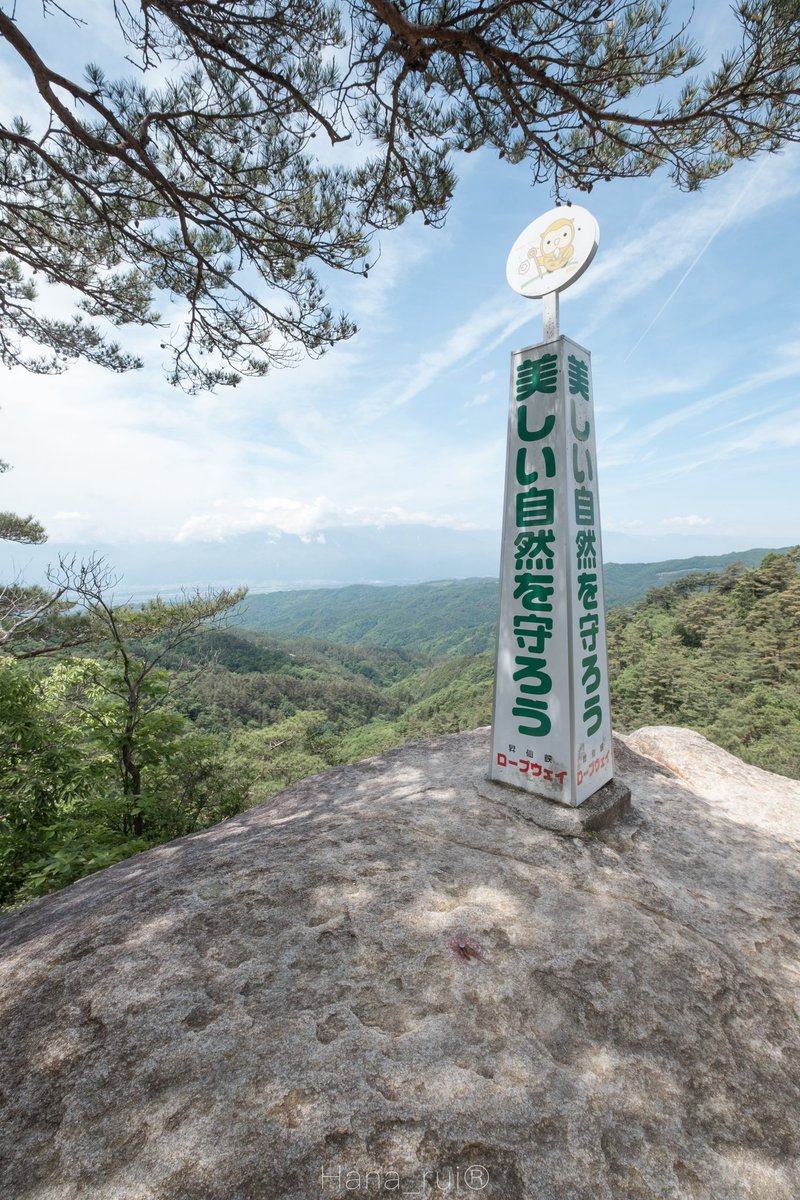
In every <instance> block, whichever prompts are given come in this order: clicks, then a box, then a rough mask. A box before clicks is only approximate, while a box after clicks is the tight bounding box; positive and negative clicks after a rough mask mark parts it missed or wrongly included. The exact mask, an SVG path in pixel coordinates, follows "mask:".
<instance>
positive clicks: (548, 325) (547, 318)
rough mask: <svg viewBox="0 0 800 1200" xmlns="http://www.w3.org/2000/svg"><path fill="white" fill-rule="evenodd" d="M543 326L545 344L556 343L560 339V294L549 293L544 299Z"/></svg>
mask: <svg viewBox="0 0 800 1200" xmlns="http://www.w3.org/2000/svg"><path fill="white" fill-rule="evenodd" d="M542 325H543V327H544V329H543V332H544V338H543V340H544V341H545V342H554V341H555V340H556V338H557V337H558V292H548V293H547V294H546V295H545V296H543V297H542Z"/></svg>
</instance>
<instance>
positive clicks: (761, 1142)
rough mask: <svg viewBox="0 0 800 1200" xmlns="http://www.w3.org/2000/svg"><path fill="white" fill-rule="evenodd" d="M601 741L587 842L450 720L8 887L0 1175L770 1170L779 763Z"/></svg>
mask: <svg viewBox="0 0 800 1200" xmlns="http://www.w3.org/2000/svg"><path fill="white" fill-rule="evenodd" d="M635 751H639V752H641V754H646V755H648V756H649V757H647V758H645V757H642V756H641V755H640V753H637V752H635ZM617 754H618V757H617V763H618V776H619V777H620V778H621V779H622V781H623V782H624V783H627V784H628V785H629V786H630V788H631V790H632V793H633V805H634V807H633V811H632V813H631V814H630V816H629V817H628V818H627V819H626V821H625V823H624V824H622V825H619V826H617V827H615V828H613V829H610V830H606V831H604V832H602V833H599V834H596V835H590V836H586V837H584V838H582V839H578V838H572V837H564V836H559V835H558V834H556V833H553V832H548V831H546V830H543V829H541V828H540V827H538V826H537V825H535V824H534V823H532V822H530V821H528V820H526V818H525V815H524V813H521V812H519V811H515V810H513V809H511V808H509V807H508V806H507V805H505V806H504V805H502V804H494V803H493V801H492V800H491V799H488V798H486V796H482V795H480V794H479V791H478V784H479V782H480V780H481V779H482V777H483V775H484V773H485V767H486V763H487V756H488V736H487V731H486V730H478V731H476V732H474V733H466V734H460V735H456V736H453V737H443V738H440V739H438V740H435V741H431V742H426V743H422V744H419V745H416V746H409V747H405V748H403V749H401V750H397V751H392V752H390V753H388V754H385V755H383V756H382V757H380V758H377V759H374V760H371V761H370V762H367V763H364V764H362V765H360V766H357V767H348V768H343V769H338V770H333V771H329V772H326V773H325V774H324V775H320V776H317V777H316V778H313V779H310V780H307V781H305V782H304V783H302V784H299V785H296V786H295V787H292V788H290V789H289V790H288V791H286V792H284V793H283V794H282V795H281V796H279V797H277V798H276V799H275V800H273V801H271V802H270V803H269V804H267V805H265V806H263V807H261V808H258V809H255V810H253V811H251V812H248V813H246V814H244V815H243V816H241V817H237V818H235V819H233V820H230V821H227V822H225V823H223V824H222V825H219V826H217V827H216V828H214V829H212V830H209V831H207V832H205V833H201V834H197V835H195V836H193V837H189V838H184V839H182V840H181V841H178V842H174V843H172V844H171V845H168V846H163V847H160V848H159V849H157V850H154V851H152V852H150V853H149V854H145V855H141V856H139V857H137V858H135V859H132V860H130V861H129V862H127V863H124V864H121V865H119V866H117V867H113V868H111V869H110V870H107V871H103V872H100V873H99V874H97V875H94V876H92V877H90V878H88V879H85V880H83V881H81V882H80V883H78V884H75V885H74V886H72V887H70V888H67V889H66V890H65V891H63V892H60V893H58V894H57V895H54V896H52V897H49V898H47V899H45V900H41V901H37V902H36V903H34V904H31V905H29V906H28V907H26V908H24V909H22V910H20V911H19V912H17V913H15V914H13V915H11V916H9V917H7V918H5V919H4V920H3V921H2V922H0V947H1V948H2V952H3V960H2V973H1V976H0V1012H1V1013H2V1020H1V1027H2V1034H0V1040H1V1041H2V1047H0V1088H1V1089H2V1098H3V1101H4V1111H3V1115H2V1134H1V1137H0V1144H2V1148H3V1154H4V1163H3V1166H2V1169H0V1197H2V1200H317V1198H318V1197H325V1200H328V1198H329V1197H335V1196H350V1197H353V1196H355V1197H358V1196H367V1195H369V1196H376V1195H379V1196H385V1197H391V1196H395V1195H402V1194H405V1195H415V1196H432V1195H450V1196H452V1197H456V1198H458V1200H463V1198H464V1197H468V1196H474V1195H480V1196H484V1197H492V1198H494V1200H590V1198H592V1200H595V1198H597V1200H619V1198H621V1197H624V1198H626V1200H628V1198H630V1200H634V1198H635V1200H639V1198H642V1200H644V1198H655V1197H658V1198H659V1200H662V1198H663V1200H667V1198H669V1200H679V1198H680V1200H683V1198H685V1197H691V1198H692V1200H701V1198H702V1200H712V1197H713V1198H714V1200H745V1198H747V1200H760V1198H763V1200H796V1198H797V1197H798V1196H800V1167H798V1148H799V1147H800V1134H799V1132H798V1114H799V1113H800V1033H798V1019H797V1018H798V1010H797V1000H798V953H797V952H798V917H799V916H800V902H799V900H798V897H800V889H799V888H798V859H797V839H798V831H799V830H800V785H798V784H797V783H793V782H790V781H788V780H785V779H781V778H779V777H777V776H774V775H769V774H766V773H765V772H762V771H757V770H754V769H752V768H749V767H745V766H743V765H742V764H741V763H740V762H738V760H736V759H734V758H732V757H731V756H730V755H727V754H725V753H724V752H723V751H720V750H719V749H717V748H716V747H714V746H712V745H710V744H709V743H708V742H706V741H705V740H704V739H702V738H699V737H697V736H696V735H694V734H689V733H687V732H686V731H682V730H664V729H648V730H642V731H640V732H639V733H637V734H635V735H633V736H632V737H631V738H629V739H627V745H626V744H624V743H623V742H619V741H618V742H617ZM655 759H657V760H659V762H656V761H654V760H655ZM470 1168H472V1169H471V1170H470ZM437 1171H438V1178H437ZM368 1172H371V1174H369V1175H368V1174H367V1173H368ZM395 1172H396V1174H395ZM426 1173H427V1174H426ZM448 1173H449V1174H448ZM448 1182H449V1185H450V1186H449V1191H448V1190H447V1188H448Z"/></svg>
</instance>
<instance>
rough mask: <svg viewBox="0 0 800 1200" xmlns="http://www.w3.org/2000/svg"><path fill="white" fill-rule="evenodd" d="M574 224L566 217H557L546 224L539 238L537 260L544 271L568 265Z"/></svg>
mask: <svg viewBox="0 0 800 1200" xmlns="http://www.w3.org/2000/svg"><path fill="white" fill-rule="evenodd" d="M574 242H575V225H574V222H572V221H570V220H569V218H568V217H559V218H558V220H557V221H553V223H552V224H551V225H548V226H547V229H545V231H544V233H543V234H542V236H541V238H540V239H539V254H538V256H537V257H538V259H539V262H540V263H541V264H542V266H543V267H544V269H545V271H558V270H560V269H561V268H562V267H566V266H569V263H570V260H571V258H572V254H573V251H574Z"/></svg>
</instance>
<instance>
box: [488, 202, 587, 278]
mask: <svg viewBox="0 0 800 1200" xmlns="http://www.w3.org/2000/svg"><path fill="white" fill-rule="evenodd" d="M599 241H600V227H599V226H598V224H597V221H595V219H594V217H593V216H592V214H591V213H590V212H589V211H588V210H587V209H585V208H581V207H580V205H578V204H569V205H563V206H562V207H561V208H551V209H550V211H549V212H546V213H544V214H543V216H541V217H537V218H536V220H535V221H531V223H530V225H529V226H528V227H527V229H525V230H524V231H523V232H522V233H521V234H520V235H519V237H518V238H517V240H516V241H515V242H514V245H513V246H512V248H511V253H510V254H509V256H508V262H507V263H506V279H507V280H508V282H509V284H510V285H511V287H512V288H513V289H514V291H515V292H519V294H520V296H529V297H530V298H531V299H534V298H536V297H537V296H546V295H547V294H548V292H561V291H563V289H564V288H566V287H569V285H570V284H571V283H574V282H575V280H576V279H578V278H579V277H580V276H581V275H582V274H583V272H584V271H585V270H586V268H587V267H588V266H589V263H590V262H591V261H592V259H593V258H594V256H595V252H596V250H597V245H598V242H599Z"/></svg>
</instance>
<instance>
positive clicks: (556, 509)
mask: <svg viewBox="0 0 800 1200" xmlns="http://www.w3.org/2000/svg"><path fill="white" fill-rule="evenodd" d="M554 214H555V215H554ZM554 239H555V249H553V242H554ZM560 246H563V249H564V253H563V254H557V253H556V251H557V250H558V248H559V247H560ZM596 248H597V226H596V223H595V222H594V219H593V218H592V217H591V215H590V214H589V213H586V211H585V210H584V209H576V208H566V209H556V210H554V213H548V214H545V216H544V217H541V218H539V220H538V221H536V222H534V223H533V225H532V226H529V227H528V230H526V231H525V233H524V234H523V235H522V237H521V238H519V239H517V242H516V243H515V246H514V249H513V250H512V252H511V255H510V256H509V263H508V275H509V280H510V281H511V279H512V275H513V277H514V281H515V286H516V287H517V290H518V291H521V292H522V294H524V295H534V294H535V295H544V296H545V298H546V299H547V297H548V292H547V291H545V290H544V288H545V287H546V284H547V276H548V275H550V276H551V279H550V283H551V285H552V286H551V292H556V291H557V290H560V289H562V288H563V287H565V286H568V285H569V283H570V282H572V280H573V279H574V278H576V277H577V275H578V274H579V273H580V272H582V271H583V270H585V268H586V266H587V265H588V262H590V261H591V258H592V257H593V255H594V252H595V250H596ZM534 260H538V261H537V269H538V270H539V272H540V274H539V275H538V276H537V282H536V284H535V286H534V288H533V290H528V289H527V288H526V289H525V290H523V287H522V286H517V280H520V281H522V283H527V282H528V280H527V277H528V275H529V274H530V271H531V270H532V269H533V268H532V267H529V268H527V269H523V270H519V267H520V265H523V264H524V263H525V262H526V261H527V262H528V263H532V262H534ZM548 263H549V266H548ZM490 776H491V778H492V779H495V780H497V781H498V782H502V783H508V784H512V785H513V786H515V787H518V788H522V789H524V790H526V791H529V792H534V793H536V794H537V795H541V796H545V797H547V798H549V799H551V800H555V801H559V802H561V803H563V804H570V805H573V806H575V805H579V804H582V803H583V801H584V800H586V799H588V797H589V796H591V795H593V794H594V792H596V791H597V790H598V789H599V788H601V787H602V786H603V784H605V783H608V782H609V780H610V779H611V778H612V776H613V760H612V746H611V715H610V707H609V696H608V655H607V650H606V628H605V608H604V603H603V561H602V552H601V544H600V512H599V504H598V492H597V456H596V452H595V436H594V411H593V404H592V378H591V360H590V355H589V352H588V351H587V350H585V349H584V348H583V347H582V346H579V345H577V344H576V343H575V342H572V341H570V340H569V339H567V338H565V337H561V336H555V337H554V338H553V339H552V340H550V341H545V342H542V343H540V344H539V345H537V346H533V347H530V348H528V349H526V350H520V351H517V352H516V353H515V354H513V355H512V360H511V395H510V405H509V427H508V453H507V460H506V487H505V511H504V519H503V542H502V555H501V576H500V623H499V630H498V644H497V668H496V677H495V701H494V715H493V720H492V755H491V765H490Z"/></svg>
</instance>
